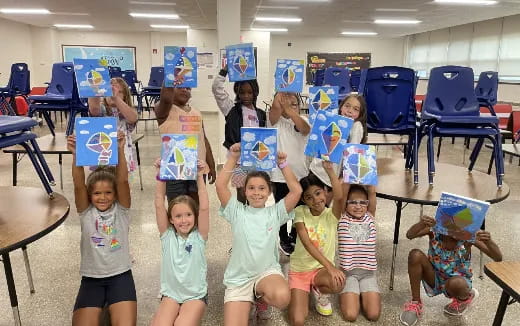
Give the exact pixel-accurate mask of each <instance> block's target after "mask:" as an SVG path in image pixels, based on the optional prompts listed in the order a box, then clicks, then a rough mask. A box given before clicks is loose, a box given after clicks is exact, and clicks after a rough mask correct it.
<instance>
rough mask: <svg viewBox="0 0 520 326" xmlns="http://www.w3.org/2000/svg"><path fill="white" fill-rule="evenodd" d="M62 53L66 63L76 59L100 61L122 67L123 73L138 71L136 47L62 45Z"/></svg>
mask: <svg viewBox="0 0 520 326" xmlns="http://www.w3.org/2000/svg"><path fill="white" fill-rule="evenodd" d="M62 52H63V53H62V54H63V61H64V62H72V60H73V59H75V58H81V59H100V60H102V61H103V62H105V64H106V65H107V66H111V67H120V68H121V70H122V71H124V70H136V69H135V47H125V46H90V45H62Z"/></svg>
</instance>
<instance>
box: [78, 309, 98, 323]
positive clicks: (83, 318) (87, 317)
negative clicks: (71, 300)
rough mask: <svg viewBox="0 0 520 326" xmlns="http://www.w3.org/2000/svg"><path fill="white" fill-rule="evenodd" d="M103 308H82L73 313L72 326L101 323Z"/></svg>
mask: <svg viewBox="0 0 520 326" xmlns="http://www.w3.org/2000/svg"><path fill="white" fill-rule="evenodd" d="M100 317H101V308H94V307H89V308H80V309H77V310H76V311H74V313H73V314H72V326H90V325H99V318H100Z"/></svg>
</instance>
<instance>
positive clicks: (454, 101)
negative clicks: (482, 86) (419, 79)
mask: <svg viewBox="0 0 520 326" xmlns="http://www.w3.org/2000/svg"><path fill="white" fill-rule="evenodd" d="M473 83H474V75H473V69H471V68H469V67H460V66H443V67H436V68H433V69H432V70H431V72H430V79H429V82H428V90H427V93H426V98H425V100H424V104H423V110H422V113H421V126H420V139H421V138H422V137H423V136H428V146H427V152H428V174H429V180H428V181H429V183H430V184H433V176H434V174H435V165H434V164H435V163H434V147H433V138H434V137H444V136H446V137H471V138H479V139H484V138H486V139H489V140H490V141H491V143H492V144H493V156H494V158H495V162H496V163H495V168H496V178H497V186H499V187H501V186H502V177H503V175H504V162H503V158H502V141H501V135H500V130H499V128H498V117H496V116H495V115H494V114H493V113H494V112H491V113H492V114H493V116H489V117H481V116H480V104H479V101H478V100H477V97H476V95H475V90H474V88H473ZM420 139H419V143H420ZM476 149H477V148H475V149H474V151H473V153H472V155H471V157H470V160H471V163H470V165H469V167H468V169H469V171H471V170H472V168H473V165H474V163H475V160H476V156H475V155H474V153H475V150H476Z"/></svg>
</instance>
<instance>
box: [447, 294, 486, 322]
mask: <svg viewBox="0 0 520 326" xmlns="http://www.w3.org/2000/svg"><path fill="white" fill-rule="evenodd" d="M478 296H479V293H478V291H477V289H471V292H470V293H469V298H467V299H466V300H464V301H461V300H458V299H456V298H453V299H452V300H451V303H449V304H447V305H445V306H444V312H445V313H447V314H448V315H452V316H461V315H462V314H463V313H464V311H466V310H467V309H468V307H469V306H471V304H472V303H473V302H474V301H475V300H476V299H477V298H478Z"/></svg>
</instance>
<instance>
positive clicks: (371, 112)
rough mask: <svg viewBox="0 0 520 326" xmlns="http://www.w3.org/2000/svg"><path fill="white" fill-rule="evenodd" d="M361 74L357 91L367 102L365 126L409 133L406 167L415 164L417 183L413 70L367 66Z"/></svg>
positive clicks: (375, 130) (386, 132)
mask: <svg viewBox="0 0 520 326" xmlns="http://www.w3.org/2000/svg"><path fill="white" fill-rule="evenodd" d="M364 74H365V80H364V83H363V89H360V92H362V93H363V95H364V98H365V100H366V103H367V128H368V130H369V131H370V132H376V133H383V134H398V135H408V145H407V148H408V151H405V153H406V163H405V167H406V168H408V169H410V168H411V167H412V166H413V167H414V172H415V173H414V182H415V183H416V184H417V183H418V165H417V123H416V113H415V72H414V71H413V70H412V69H409V68H403V67H395V66H386V67H377V68H370V69H367V70H366V71H365V73H364Z"/></svg>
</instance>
